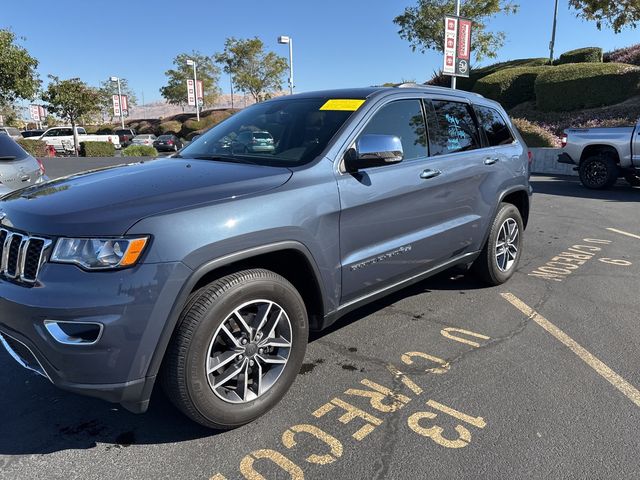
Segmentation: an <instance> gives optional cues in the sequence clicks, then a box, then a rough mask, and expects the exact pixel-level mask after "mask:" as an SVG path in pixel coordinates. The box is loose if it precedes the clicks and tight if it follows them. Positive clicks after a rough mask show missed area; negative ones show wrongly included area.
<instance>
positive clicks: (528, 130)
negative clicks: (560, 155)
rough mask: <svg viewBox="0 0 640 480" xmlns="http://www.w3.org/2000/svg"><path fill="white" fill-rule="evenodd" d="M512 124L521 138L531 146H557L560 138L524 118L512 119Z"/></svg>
mask: <svg viewBox="0 0 640 480" xmlns="http://www.w3.org/2000/svg"><path fill="white" fill-rule="evenodd" d="M512 121H513V124H514V125H515V127H516V128H517V129H518V131H519V132H520V135H522V139H523V140H524V142H525V143H526V144H527V146H528V147H531V148H542V147H549V148H554V147H559V146H560V139H559V138H558V137H556V136H555V135H553V133H551V132H550V131H548V130H545V129H544V128H542V127H541V126H539V125H536V124H535V123H531V122H530V121H528V120H525V119H524V118H514V119H512Z"/></svg>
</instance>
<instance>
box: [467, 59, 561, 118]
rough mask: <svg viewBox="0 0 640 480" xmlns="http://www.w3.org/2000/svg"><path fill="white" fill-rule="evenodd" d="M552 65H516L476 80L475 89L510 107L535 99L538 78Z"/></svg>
mask: <svg viewBox="0 0 640 480" xmlns="http://www.w3.org/2000/svg"><path fill="white" fill-rule="evenodd" d="M549 68H551V67H514V68H507V69H505V70H500V71H498V72H496V73H492V74H491V75H488V76H486V77H484V78H481V79H480V80H478V81H477V82H476V85H475V87H474V88H473V91H474V92H476V93H479V94H480V95H484V96H485V97H487V98H490V99H492V100H495V101H497V102H500V103H501V104H502V106H503V107H505V108H507V109H509V108H513V107H515V106H516V105H519V104H521V103H524V102H528V101H531V100H535V98H536V91H535V84H536V78H538V75H540V74H541V73H542V72H544V71H546V70H547V69H549Z"/></svg>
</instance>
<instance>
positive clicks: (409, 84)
mask: <svg viewBox="0 0 640 480" xmlns="http://www.w3.org/2000/svg"><path fill="white" fill-rule="evenodd" d="M395 88H424V89H429V90H443V91H446V92H447V93H449V94H451V93H454V92H456V90H452V89H451V88H450V87H440V86H437V85H425V84H421V83H415V82H405V83H399V84H398V85H395ZM463 92H464V93H465V94H467V95H473V96H475V97H480V98H484V96H483V95H480V94H479V93H476V92H467V91H466V90H463Z"/></svg>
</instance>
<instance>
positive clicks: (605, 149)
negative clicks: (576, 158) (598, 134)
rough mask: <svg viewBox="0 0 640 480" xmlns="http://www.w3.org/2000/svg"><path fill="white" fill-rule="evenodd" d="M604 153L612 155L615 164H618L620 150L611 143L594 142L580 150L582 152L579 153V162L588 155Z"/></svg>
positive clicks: (588, 156)
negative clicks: (594, 143)
mask: <svg viewBox="0 0 640 480" xmlns="http://www.w3.org/2000/svg"><path fill="white" fill-rule="evenodd" d="M599 155H605V156H609V157H612V158H613V159H614V160H615V162H616V163H617V164H620V152H618V149H617V148H616V147H614V146H613V145H608V144H596V145H588V146H586V147H585V148H584V150H582V154H581V155H580V163H582V162H583V161H584V160H586V159H587V158H590V157H594V156H599Z"/></svg>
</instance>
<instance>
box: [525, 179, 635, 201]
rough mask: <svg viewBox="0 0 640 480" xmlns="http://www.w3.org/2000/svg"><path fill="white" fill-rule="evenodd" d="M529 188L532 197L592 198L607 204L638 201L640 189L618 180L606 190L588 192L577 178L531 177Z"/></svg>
mask: <svg viewBox="0 0 640 480" xmlns="http://www.w3.org/2000/svg"><path fill="white" fill-rule="evenodd" d="M531 186H532V187H533V193H534V195H535V194H536V193H543V194H545V195H558V196H561V197H576V198H593V199H596V200H605V201H608V202H638V201H640V188H637V187H632V186H631V185H629V184H628V183H627V182H625V181H624V180H618V183H616V184H615V185H614V186H613V187H612V188H610V189H608V190H589V189H588V188H586V187H583V186H582V184H581V183H580V180H579V179H578V178H577V177H566V176H555V177H553V176H532V177H531Z"/></svg>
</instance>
